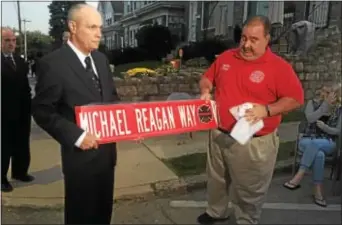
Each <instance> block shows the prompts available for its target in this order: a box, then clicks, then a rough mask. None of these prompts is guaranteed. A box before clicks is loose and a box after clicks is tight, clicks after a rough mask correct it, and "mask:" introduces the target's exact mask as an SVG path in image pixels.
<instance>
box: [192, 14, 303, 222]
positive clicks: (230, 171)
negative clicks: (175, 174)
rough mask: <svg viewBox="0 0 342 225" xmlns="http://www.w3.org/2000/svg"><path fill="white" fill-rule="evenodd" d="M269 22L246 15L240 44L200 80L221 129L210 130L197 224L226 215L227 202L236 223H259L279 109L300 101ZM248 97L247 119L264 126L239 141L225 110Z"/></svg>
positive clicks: (203, 95) (285, 109) (275, 146)
mask: <svg viewBox="0 0 342 225" xmlns="http://www.w3.org/2000/svg"><path fill="white" fill-rule="evenodd" d="M270 27H271V25H270V22H269V20H268V18H267V17H263V16H255V17H252V18H250V19H249V20H248V21H247V22H246V23H245V25H244V27H243V30H242V35H241V41H240V46H239V48H238V49H233V50H228V51H225V52H224V53H222V54H221V55H220V56H218V57H217V59H216V61H215V62H214V63H213V64H212V65H211V66H210V68H209V69H208V70H207V71H206V73H205V74H204V76H203V78H202V79H201V81H200V89H201V98H202V99H211V95H210V92H211V90H212V88H213V86H214V87H215V100H216V104H217V110H218V117H219V129H217V130H213V131H212V132H211V134H210V147H209V150H208V159H207V160H208V162H207V171H208V185H207V192H208V208H207V210H206V212H205V213H203V214H202V215H200V216H199V217H198V222H199V223H201V224H212V223H214V222H217V221H222V220H226V219H228V217H229V215H230V212H229V208H228V203H229V202H231V203H233V209H234V216H235V219H236V223H237V224H257V223H258V221H259V218H260V215H261V208H262V205H263V203H264V200H265V196H266V193H267V191H268V187H269V185H270V182H271V179H272V174H273V170H274V165H275V162H276V158H277V152H278V147H279V137H278V135H277V128H278V126H279V124H280V122H281V114H282V113H286V112H289V111H291V110H294V109H296V108H298V107H300V106H301V105H302V104H303V102H304V94H303V89H302V86H301V83H300V81H299V79H298V77H297V75H296V74H295V72H294V71H293V69H292V67H291V65H290V64H289V63H287V62H286V61H285V60H283V59H282V58H280V57H279V56H277V55H275V54H273V53H272V52H271V50H270V49H269V47H268V43H269V40H270V34H269V32H270ZM246 102H251V103H253V108H252V109H250V110H247V111H246V113H245V117H246V119H247V120H248V121H249V122H251V123H252V124H253V123H256V122H258V121H259V120H263V122H264V127H263V128H262V130H260V131H259V132H258V133H256V134H255V135H254V136H253V137H252V138H251V140H249V141H248V142H247V143H246V144H245V145H240V144H239V143H238V142H236V141H235V140H234V139H233V138H232V137H231V136H230V132H231V130H232V128H233V127H234V125H235V124H236V122H237V121H236V119H235V118H234V116H233V115H232V114H231V113H230V111H229V110H230V109H231V108H232V107H234V106H238V105H241V104H243V103H246Z"/></svg>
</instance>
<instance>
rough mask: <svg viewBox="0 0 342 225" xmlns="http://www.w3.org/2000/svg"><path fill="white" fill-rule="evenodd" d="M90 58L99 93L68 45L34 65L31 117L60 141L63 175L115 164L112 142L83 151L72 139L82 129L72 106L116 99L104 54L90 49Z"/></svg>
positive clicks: (98, 169) (108, 101) (97, 169)
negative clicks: (100, 88) (35, 66)
mask: <svg viewBox="0 0 342 225" xmlns="http://www.w3.org/2000/svg"><path fill="white" fill-rule="evenodd" d="M92 58H93V60H94V63H95V66H96V70H97V73H98V75H99V78H100V82H101V85H102V90H103V95H102V96H103V97H101V95H100V94H99V92H98V91H97V90H96V89H95V86H94V84H93V83H92V82H93V81H92V79H91V77H89V76H88V75H87V74H86V71H85V68H84V67H83V65H82V64H81V62H80V60H79V58H78V57H77V55H76V53H74V51H73V50H72V49H71V48H70V47H69V46H68V45H63V46H62V47H61V48H60V49H57V50H55V51H54V52H52V53H50V54H48V55H46V56H45V57H43V58H42V59H41V60H40V61H39V67H38V68H37V77H38V80H37V85H36V96H35V98H34V100H33V118H34V119H35V121H36V123H37V124H38V125H39V126H40V127H42V128H43V129H44V130H45V131H46V132H47V133H48V134H50V135H51V136H52V137H53V138H54V139H56V140H57V141H58V142H59V143H60V144H61V146H62V166H63V172H64V175H66V176H67V175H75V174H76V175H80V174H88V173H99V172H102V171H105V170H107V169H112V168H113V167H114V166H115V164H116V146H115V144H105V145H100V147H99V149H96V150H95V149H93V150H87V151H83V150H81V149H79V148H77V147H75V142H76V141H77V139H78V138H79V137H80V135H81V134H82V133H83V130H82V129H81V128H79V127H78V126H77V125H76V120H75V113H74V108H75V106H82V105H87V104H92V103H99V102H103V103H115V102H117V101H119V98H118V95H117V92H116V88H115V86H114V82H113V79H112V75H111V72H110V67H109V63H108V60H107V58H106V57H105V56H104V54H102V53H100V52H98V51H94V52H93V53H92Z"/></svg>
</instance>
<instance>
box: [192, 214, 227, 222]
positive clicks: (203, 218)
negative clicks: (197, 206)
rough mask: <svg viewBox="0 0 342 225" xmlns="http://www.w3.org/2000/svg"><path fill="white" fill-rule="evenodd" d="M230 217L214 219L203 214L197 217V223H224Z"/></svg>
mask: <svg viewBox="0 0 342 225" xmlns="http://www.w3.org/2000/svg"><path fill="white" fill-rule="evenodd" d="M228 219H229V217H227V218H214V217H211V216H210V215H209V214H208V213H206V212H205V213H203V214H201V215H200V216H199V217H197V222H198V223H199V224H207V225H209V224H214V223H216V222H222V221H225V220H228Z"/></svg>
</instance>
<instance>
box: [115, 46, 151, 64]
mask: <svg viewBox="0 0 342 225" xmlns="http://www.w3.org/2000/svg"><path fill="white" fill-rule="evenodd" d="M155 59H156V57H155V56H153V55H151V54H149V53H148V51H147V50H144V49H141V48H130V47H129V48H124V49H122V50H121V49H115V50H112V51H110V53H109V61H110V63H111V64H114V65H120V64H126V63H132V62H139V61H145V60H155Z"/></svg>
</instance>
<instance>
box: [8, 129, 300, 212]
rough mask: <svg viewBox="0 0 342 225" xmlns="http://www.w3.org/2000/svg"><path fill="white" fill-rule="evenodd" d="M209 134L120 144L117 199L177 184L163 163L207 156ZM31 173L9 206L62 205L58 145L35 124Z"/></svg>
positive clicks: (285, 136)
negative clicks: (164, 183)
mask: <svg viewBox="0 0 342 225" xmlns="http://www.w3.org/2000/svg"><path fill="white" fill-rule="evenodd" d="M295 128H296V126H295V124H284V125H282V127H281V129H280V135H281V139H282V140H293V139H294V134H295V132H294V130H295ZM207 141H208V132H197V133H194V134H193V139H192V140H191V139H190V138H189V135H188V134H181V135H173V136H165V137H158V138H151V139H147V140H145V141H144V143H143V144H137V143H135V142H120V143H118V164H117V169H116V175H115V192H114V193H115V197H116V198H121V197H122V198H123V197H124V196H127V195H139V194H149V193H153V187H152V186H151V184H154V183H157V182H161V181H169V180H177V179H178V177H177V176H176V175H175V174H174V172H172V171H171V170H170V169H169V168H168V167H166V166H165V165H164V163H163V162H162V161H161V160H162V159H168V158H172V157H177V156H181V155H185V154H193V153H195V152H205V151H206V147H205V146H207V145H206V143H207ZM31 155H32V157H31V158H32V160H31V167H30V172H31V173H32V174H33V175H34V176H35V177H36V180H35V181H34V182H32V183H19V182H16V181H13V186H14V188H15V189H14V191H13V192H11V193H4V194H3V195H2V196H3V197H4V200H5V201H6V203H7V204H10V205H23V204H30V205H31V204H33V205H43V206H45V205H56V204H58V205H59V204H62V203H63V197H64V190H63V175H62V173H61V157H60V147H59V145H58V143H57V142H56V141H54V140H53V139H51V138H50V136H49V135H48V134H46V133H45V132H44V131H42V130H41V129H40V128H39V127H37V125H35V124H34V123H33V125H32V132H31Z"/></svg>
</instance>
